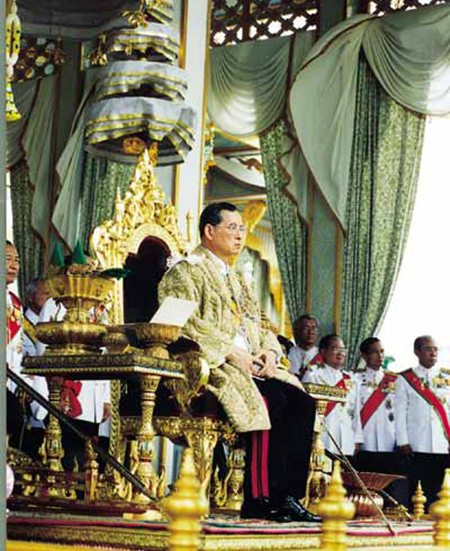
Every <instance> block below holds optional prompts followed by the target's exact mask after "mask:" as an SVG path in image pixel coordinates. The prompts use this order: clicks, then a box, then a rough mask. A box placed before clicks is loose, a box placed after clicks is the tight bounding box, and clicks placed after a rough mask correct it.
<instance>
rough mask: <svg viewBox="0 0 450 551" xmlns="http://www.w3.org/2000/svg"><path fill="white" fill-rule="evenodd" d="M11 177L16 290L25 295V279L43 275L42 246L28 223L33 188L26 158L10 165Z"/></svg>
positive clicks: (29, 222) (26, 281)
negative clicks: (16, 252)
mask: <svg viewBox="0 0 450 551" xmlns="http://www.w3.org/2000/svg"><path fill="white" fill-rule="evenodd" d="M10 181H11V204H12V213H13V219H14V227H13V230H14V244H15V245H16V247H17V251H18V253H19V256H20V271H19V281H18V284H19V294H20V296H21V297H23V298H24V297H25V287H26V285H27V283H28V282H29V281H31V280H32V279H33V278H34V277H37V276H40V275H42V269H43V254H44V248H43V246H42V243H41V241H40V240H39V238H38V237H37V236H36V234H35V233H34V232H33V229H32V227H31V214H32V205H33V194H34V190H33V187H32V185H31V183H30V179H29V175H28V166H27V164H26V162H25V161H21V162H19V163H17V164H16V165H15V166H14V167H13V168H12V169H11V173H10Z"/></svg>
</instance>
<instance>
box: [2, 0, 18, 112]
mask: <svg viewBox="0 0 450 551" xmlns="http://www.w3.org/2000/svg"><path fill="white" fill-rule="evenodd" d="M7 12H8V16H7V17H6V36H5V56H6V90H5V96H6V108H5V113H6V122H14V121H18V120H19V119H21V118H22V117H21V115H20V113H19V111H18V110H17V107H16V104H15V103H14V95H13V91H12V79H13V75H14V65H15V64H16V63H17V60H18V59H19V52H20V34H21V25H20V19H19V16H18V15H17V5H16V0H11V1H10V2H7Z"/></svg>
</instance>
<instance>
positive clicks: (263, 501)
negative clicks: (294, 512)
mask: <svg viewBox="0 0 450 551" xmlns="http://www.w3.org/2000/svg"><path fill="white" fill-rule="evenodd" d="M240 516H241V518H245V519H247V518H254V519H260V520H271V521H272V522H292V518H291V516H290V515H289V514H287V513H285V512H282V511H281V510H280V509H276V508H274V507H273V506H272V505H271V503H270V501H269V500H268V499H267V498H266V497H264V498H260V499H250V500H247V501H244V503H243V504H242V509H241V515H240Z"/></svg>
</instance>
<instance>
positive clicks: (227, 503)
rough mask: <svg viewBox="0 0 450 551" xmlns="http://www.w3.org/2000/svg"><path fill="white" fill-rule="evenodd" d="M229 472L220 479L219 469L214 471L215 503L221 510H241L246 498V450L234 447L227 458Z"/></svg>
mask: <svg viewBox="0 0 450 551" xmlns="http://www.w3.org/2000/svg"><path fill="white" fill-rule="evenodd" d="M227 467H228V472H227V475H226V476H225V478H224V480H223V481H221V480H219V477H218V469H216V472H215V473H214V495H213V499H214V503H215V505H216V506H217V507H219V509H220V510H223V511H233V512H239V511H240V510H241V507H242V502H243V500H244V495H243V490H244V470H245V450H243V449H242V448H237V447H236V448H232V449H231V451H230V454H229V456H228V459H227Z"/></svg>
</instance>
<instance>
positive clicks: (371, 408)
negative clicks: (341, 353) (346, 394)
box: [355, 337, 408, 505]
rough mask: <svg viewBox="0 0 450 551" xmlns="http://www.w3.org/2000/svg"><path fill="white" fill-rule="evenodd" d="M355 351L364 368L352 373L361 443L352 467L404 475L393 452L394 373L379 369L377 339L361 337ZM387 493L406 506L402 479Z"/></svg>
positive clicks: (380, 350) (381, 358) (380, 353)
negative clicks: (355, 388)
mask: <svg viewBox="0 0 450 551" xmlns="http://www.w3.org/2000/svg"><path fill="white" fill-rule="evenodd" d="M359 350H360V352H361V356H362V357H363V359H364V361H365V363H366V367H365V369H364V371H361V372H359V373H356V374H355V378H356V384H357V386H358V396H359V402H358V415H359V416H360V420H361V427H362V432H363V442H362V444H361V446H360V449H359V450H358V452H359V453H358V455H357V460H356V466H357V468H358V470H359V471H366V472H376V473H389V474H400V475H402V474H404V472H403V466H402V465H401V463H400V461H398V456H397V454H395V453H394V452H395V446H396V441H395V417H394V404H395V386H396V381H397V377H398V375H397V374H396V373H392V372H390V371H383V369H382V365H383V362H384V348H383V344H382V343H381V341H380V339H377V338H376V337H369V338H367V339H365V340H364V341H363V342H362V343H361V345H360V347H359ZM387 492H388V493H389V494H390V495H391V496H392V497H394V498H395V499H397V501H400V502H401V503H403V504H404V505H407V502H408V497H407V488H406V483H405V481H404V480H398V481H395V482H393V483H392V484H390V485H389V487H388V488H387Z"/></svg>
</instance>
